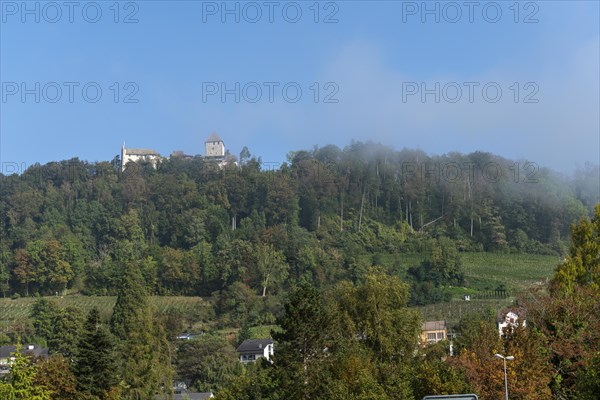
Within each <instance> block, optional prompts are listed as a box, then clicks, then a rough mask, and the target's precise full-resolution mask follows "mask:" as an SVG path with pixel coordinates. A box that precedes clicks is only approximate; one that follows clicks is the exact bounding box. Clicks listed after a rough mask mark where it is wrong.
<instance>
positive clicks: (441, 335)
mask: <svg viewBox="0 0 600 400" xmlns="http://www.w3.org/2000/svg"><path fill="white" fill-rule="evenodd" d="M437 338H438V340H444V332H438V334H437Z"/></svg>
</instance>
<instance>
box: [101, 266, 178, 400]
mask: <svg viewBox="0 0 600 400" xmlns="http://www.w3.org/2000/svg"><path fill="white" fill-rule="evenodd" d="M110 323H111V330H112V333H113V334H114V335H115V336H116V337H117V338H118V339H119V340H120V343H119V345H118V351H119V354H120V360H121V364H120V368H119V371H120V378H121V383H122V385H123V386H124V388H125V389H124V393H123V398H124V399H147V398H148V399H149V398H153V397H154V395H155V393H156V392H158V391H159V389H160V388H161V387H162V388H164V389H167V390H170V388H171V386H172V382H171V376H172V368H171V365H170V360H169V356H168V354H169V351H168V343H167V341H166V336H165V333H164V330H163V329H162V327H161V326H160V324H154V323H153V321H152V310H151V308H150V305H149V301H148V293H147V291H146V288H145V286H144V279H143V277H142V274H141V272H140V270H139V267H138V265H137V264H136V263H135V262H129V263H128V265H127V267H126V270H125V273H124V275H123V278H122V280H121V287H120V289H119V294H118V297H117V302H116V304H115V307H114V309H113V315H112V319H111V321H110Z"/></svg>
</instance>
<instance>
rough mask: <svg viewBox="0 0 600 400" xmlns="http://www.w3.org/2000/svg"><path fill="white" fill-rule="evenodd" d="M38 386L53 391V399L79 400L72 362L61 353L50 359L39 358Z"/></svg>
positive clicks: (36, 382) (36, 377) (36, 381)
mask: <svg viewBox="0 0 600 400" xmlns="http://www.w3.org/2000/svg"><path fill="white" fill-rule="evenodd" d="M36 367H37V373H36V376H35V380H34V383H35V385H36V386H41V387H45V388H47V389H48V390H49V391H50V392H52V395H51V398H52V400H79V399H80V397H78V396H79V393H78V392H77V379H76V378H75V375H74V374H73V372H71V364H70V363H69V361H68V360H67V359H66V358H64V357H63V356H62V355H60V354H55V355H52V356H50V357H48V359H45V360H44V359H42V360H39V361H38V362H37V364H36Z"/></svg>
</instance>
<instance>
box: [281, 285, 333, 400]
mask: <svg viewBox="0 0 600 400" xmlns="http://www.w3.org/2000/svg"><path fill="white" fill-rule="evenodd" d="M333 321H334V320H333V315H332V313H331V311H330V310H329V309H328V308H327V307H326V305H325V304H324V302H323V297H322V295H321V293H320V292H319V291H318V290H317V289H315V288H314V287H312V286H309V285H308V284H303V285H302V286H300V287H298V288H297V289H295V290H294V291H293V292H292V293H291V294H290V298H289V302H288V303H287V304H286V305H285V314H284V315H283V316H282V317H281V318H280V319H279V320H278V321H277V322H278V325H279V326H280V327H281V331H279V332H275V331H273V332H272V333H271V335H272V336H273V339H274V340H275V341H276V343H277V352H276V353H275V355H274V363H275V367H276V375H277V377H278V379H279V382H281V390H282V393H283V398H288V399H317V398H323V397H322V396H323V394H324V393H326V390H325V389H326V387H327V378H326V371H327V362H328V357H327V347H328V344H327V342H328V339H331V336H330V333H331V331H332V328H333V326H334V325H333Z"/></svg>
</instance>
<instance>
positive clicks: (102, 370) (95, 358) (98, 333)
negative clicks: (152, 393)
mask: <svg viewBox="0 0 600 400" xmlns="http://www.w3.org/2000/svg"><path fill="white" fill-rule="evenodd" d="M116 366H117V365H116V362H115V344H114V341H113V338H112V336H111V334H110V332H109V331H108V329H107V328H106V327H105V326H104V325H103V324H102V323H101V321H100V312H99V311H98V309H97V308H95V307H94V308H92V309H91V310H90V312H89V314H88V316H87V319H86V321H85V326H84V330H83V334H82V335H81V339H80V340H79V343H78V345H77V349H76V354H75V359H74V362H73V371H74V373H75V376H76V377H77V386H78V388H79V390H80V391H81V392H83V393H88V394H91V395H93V396H97V397H99V398H100V399H105V398H106V396H107V393H108V392H109V391H110V390H111V389H112V388H114V387H115V386H116V384H117V374H116V371H115V368H116Z"/></svg>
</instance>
